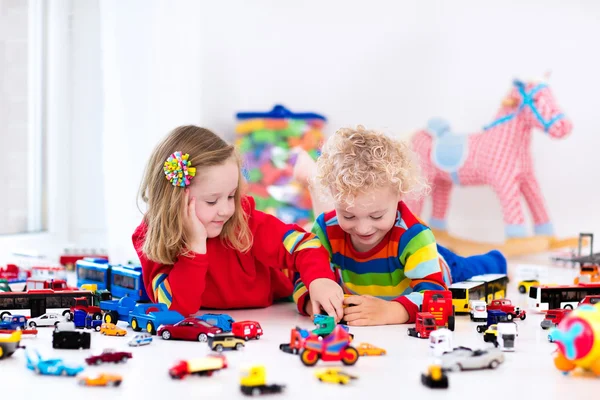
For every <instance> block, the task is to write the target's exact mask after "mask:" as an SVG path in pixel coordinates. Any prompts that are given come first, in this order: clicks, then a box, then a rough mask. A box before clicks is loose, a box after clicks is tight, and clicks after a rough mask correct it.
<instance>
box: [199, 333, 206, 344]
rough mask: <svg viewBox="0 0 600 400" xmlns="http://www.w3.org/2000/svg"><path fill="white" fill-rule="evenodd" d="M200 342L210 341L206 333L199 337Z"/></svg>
mask: <svg viewBox="0 0 600 400" xmlns="http://www.w3.org/2000/svg"><path fill="white" fill-rule="evenodd" d="M198 341H199V342H206V341H208V336H207V335H206V333H201V334H199V335H198Z"/></svg>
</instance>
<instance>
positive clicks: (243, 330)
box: [231, 321, 263, 340]
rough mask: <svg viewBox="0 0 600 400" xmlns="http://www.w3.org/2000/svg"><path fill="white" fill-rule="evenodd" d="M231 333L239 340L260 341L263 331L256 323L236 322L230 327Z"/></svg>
mask: <svg viewBox="0 0 600 400" xmlns="http://www.w3.org/2000/svg"><path fill="white" fill-rule="evenodd" d="M231 333H233V336H235V337H238V338H240V339H246V340H248V339H256V340H258V339H260V337H261V336H262V335H263V330H262V328H261V327H260V324H259V323H258V322H256V321H238V322H234V323H233V324H232V325H231Z"/></svg>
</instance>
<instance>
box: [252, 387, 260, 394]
mask: <svg viewBox="0 0 600 400" xmlns="http://www.w3.org/2000/svg"><path fill="white" fill-rule="evenodd" d="M252 396H260V389H259V388H254V389H252Z"/></svg>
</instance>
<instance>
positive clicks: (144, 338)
mask: <svg viewBox="0 0 600 400" xmlns="http://www.w3.org/2000/svg"><path fill="white" fill-rule="evenodd" d="M150 343H152V336H151V335H150V334H149V333H138V334H137V335H135V336H134V337H133V338H131V340H130V341H129V346H131V347H139V346H145V345H147V344H150Z"/></svg>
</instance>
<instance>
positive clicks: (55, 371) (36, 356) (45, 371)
mask: <svg viewBox="0 0 600 400" xmlns="http://www.w3.org/2000/svg"><path fill="white" fill-rule="evenodd" d="M25 361H26V364H25V366H26V367H27V368H28V369H30V370H32V371H34V372H35V373H37V374H40V375H62V376H75V375H77V374H78V373H80V372H81V371H83V367H82V366H79V365H68V364H65V363H64V362H63V360H61V359H60V358H47V359H45V360H44V359H42V357H41V356H40V353H38V352H37V351H35V352H31V351H27V352H26V353H25Z"/></svg>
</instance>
